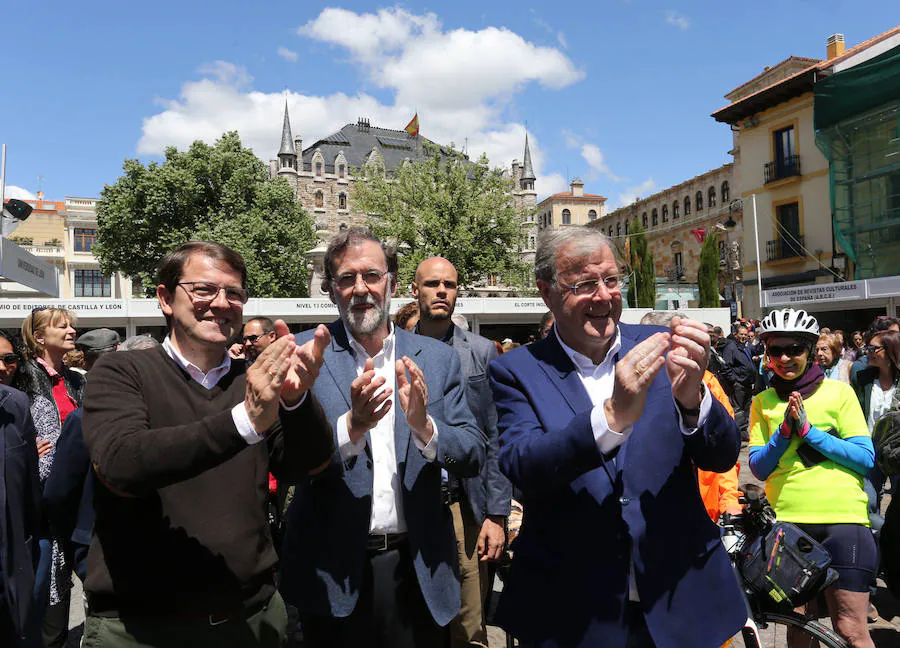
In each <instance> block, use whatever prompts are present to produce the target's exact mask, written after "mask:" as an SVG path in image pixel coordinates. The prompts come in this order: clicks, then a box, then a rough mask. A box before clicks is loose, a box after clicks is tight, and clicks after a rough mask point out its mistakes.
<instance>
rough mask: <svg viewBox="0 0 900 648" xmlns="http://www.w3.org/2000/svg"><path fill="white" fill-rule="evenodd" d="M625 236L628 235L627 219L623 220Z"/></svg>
mask: <svg viewBox="0 0 900 648" xmlns="http://www.w3.org/2000/svg"><path fill="white" fill-rule="evenodd" d="M625 236H628V221H625Z"/></svg>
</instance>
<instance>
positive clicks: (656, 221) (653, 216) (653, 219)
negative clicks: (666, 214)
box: [650, 207, 659, 227]
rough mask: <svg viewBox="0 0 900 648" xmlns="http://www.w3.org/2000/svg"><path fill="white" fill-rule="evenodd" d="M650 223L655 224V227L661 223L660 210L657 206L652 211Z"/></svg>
mask: <svg viewBox="0 0 900 648" xmlns="http://www.w3.org/2000/svg"><path fill="white" fill-rule="evenodd" d="M650 224H651V225H653V227H656V226H657V225H659V212H658V211H656V207H654V208H653V211H652V212H650Z"/></svg>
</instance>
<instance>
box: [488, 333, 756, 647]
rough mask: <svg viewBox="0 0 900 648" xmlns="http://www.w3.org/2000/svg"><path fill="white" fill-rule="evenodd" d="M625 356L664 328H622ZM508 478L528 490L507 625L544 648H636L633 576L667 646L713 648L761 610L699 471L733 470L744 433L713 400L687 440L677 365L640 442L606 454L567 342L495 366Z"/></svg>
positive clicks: (651, 405) (503, 621)
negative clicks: (630, 630)
mask: <svg viewBox="0 0 900 648" xmlns="http://www.w3.org/2000/svg"><path fill="white" fill-rule="evenodd" d="M619 330H620V331H621V334H622V348H621V350H620V351H619V353H618V355H617V359H618V358H620V357H624V355H625V354H626V353H628V351H629V350H631V349H632V348H633V347H634V346H635V344H637V343H638V342H640V341H641V340H643V339H645V338H647V337H649V336H650V335H652V334H653V333H655V332H657V331H660V330H662V329H661V328H659V327H653V326H629V325H626V324H619ZM491 380H492V385H493V389H494V399H495V402H496V404H497V410H498V413H499V416H500V434H501V436H500V443H501V447H500V469H501V470H503V472H504V473H506V475H507V476H508V477H509V478H510V480H511V481H512V483H513V485H514V486H516V487H518V488H519V489H521V491H522V498H523V505H524V511H525V513H524V518H523V524H522V528H521V531H520V533H519V537H518V538H517V539H516V541H515V542H514V543H513V545H512V549H513V556H514V557H513V562H512V565H511V568H510V574H509V576H508V578H507V581H506V583H505V586H504V591H503V596H502V597H501V598H500V603H499V607H498V610H497V618H498V619H499V621H500V625H501V626H503V627H504V628H505V629H507V630H508V631H509V632H510V633H511V634H513V635H515V636H517V637H519V638H521V639H525V640H528V641H529V642H531V643H532V644H533V645H536V646H541V647H542V648H543V647H549V646H566V647H570V646H585V647H587V646H591V647H593V646H604V648H619V647H624V646H625V645H626V641H627V630H626V627H625V622H624V614H625V610H626V602H627V600H628V589H629V585H628V572H629V569H630V562H631V561H633V563H634V570H635V579H636V583H637V589H638V594H639V596H640V599H641V603H640V605H641V608H642V610H643V612H644V615H645V617H646V620H647V625H648V628H649V630H650V633H651V635H652V636H653V639H654V641H655V644H656V646H658V647H659V648H674V647H676V646H677V647H679V648H684V647H691V648H713V647H715V646H720V645H721V644H722V643H724V642H725V640H726V639H728V638H729V637H731V636H732V635H734V634H735V633H736V632H737V631H738V630H739V629H740V628H741V626H742V625H743V623H744V621H745V620H746V617H747V614H746V611H745V608H744V603H743V599H742V596H741V593H740V590H739V588H738V585H737V580H736V577H735V575H734V572H733V571H732V568H731V564H730V562H729V560H728V555H727V554H726V553H725V550H724V548H723V546H722V543H721V541H720V536H719V530H718V527H717V526H716V525H715V524H714V523H713V522H712V521H711V520H710V519H709V517H708V516H707V514H706V511H705V509H704V507H703V503H702V502H701V500H700V495H699V491H698V489H697V482H696V478H695V476H694V466H697V467H699V468H702V469H704V470H713V471H718V472H723V471H725V470H728V469H729V468H731V467H732V466H733V465H734V464H735V462H736V461H737V457H738V451H739V450H740V436H739V433H738V430H737V428H736V427H735V424H734V421H733V420H732V418H731V417H730V416H729V415H728V413H727V412H726V411H725V409H724V408H723V407H722V406H721V405H720V404H719V403H718V401H716V399H715V398H713V399H712V410H711V412H710V414H709V417H708V418H707V420H706V423H705V425H703V426H702V427H701V428H699V429H698V430H697V431H696V432H695V433H694V434H692V435H689V436H685V435H684V434H682V433H681V430H680V427H679V423H678V413H677V411H676V405H675V402H674V400H673V398H672V391H671V385H670V383H669V378H668V375H667V374H666V371H665V369H663V370H662V371H660V372H659V374H658V375H657V377H656V379H655V380H654V381H653V383H652V384H651V385H650V387H649V389H648V392H647V400H646V404H645V406H644V412H643V415H642V416H641V418H640V420H639V421H638V422H637V423H635V425H634V427H633V430H632V432H631V435H630V436H629V437H628V439H627V440H626V441H625V442H624V443H623V444H622V445H621V446H620V447H619V448H618V449H617V450H615V451H613V452H612V453H610V454H609V455H603V454H602V453H601V452H600V450H599V449H598V447H597V444H596V442H595V440H594V433H593V429H592V427H591V421H590V415H591V410H592V408H593V405H592V403H591V400H590V397H589V396H588V393H587V391H586V390H585V388H584V385H583V384H582V383H581V379H580V377H579V375H578V372H577V371H576V369H575V367H574V365H573V364H572V361H571V360H570V359H569V357H568V356H567V355H566V353H565V351H564V350H563V348H562V346H560V344H559V341H558V340H557V338H556V336H555V335H550V336H548V337H547V338H545V339H544V340H541V341H539V342H536V343H534V344H530V345H528V346H527V347H521V348H518V349H514V350H513V351H511V352H509V353H506V354H504V355H502V356H501V357H500V358H498V359H497V360H495V361H494V362H493V363H492V364H491Z"/></svg>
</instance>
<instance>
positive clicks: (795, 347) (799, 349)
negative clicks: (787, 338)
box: [766, 344, 807, 358]
mask: <svg viewBox="0 0 900 648" xmlns="http://www.w3.org/2000/svg"><path fill="white" fill-rule="evenodd" d="M806 350H807V346H806V345H804V344H786V345H784V346H776V345H774V344H771V345H769V346H767V347H766V355H767V356H769V357H770V358H780V357H781V356H783V355H787V356H790V357H791V358H798V357H800V356H802V355H803V352H804V351H806Z"/></svg>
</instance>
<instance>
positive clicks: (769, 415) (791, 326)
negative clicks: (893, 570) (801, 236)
mask: <svg viewBox="0 0 900 648" xmlns="http://www.w3.org/2000/svg"><path fill="white" fill-rule="evenodd" d="M760 337H761V339H762V340H763V342H764V343H765V345H766V355H767V356H768V358H769V361H770V363H771V367H772V370H773V371H774V375H773V377H772V386H771V387H770V388H769V389H767V390H766V391H764V392H762V393H760V394H758V395H757V396H756V397H755V398H754V399H753V403H752V405H751V408H750V469H751V471H752V472H753V474H754V475H756V477H757V478H759V479H762V480H765V482H766V497H767V498H768V499H769V502H771V504H772V506H773V508H774V509H775V513H776V514H777V516H778V519H779V520H782V521H786V522H792V523H794V524H796V525H797V526H799V527H800V528H801V529H803V531H805V532H806V533H807V534H809V535H810V536H812V537H813V538H815V539H816V540H817V541H819V542H821V543H822V544H823V545H824V546H825V548H826V549H828V551H829V552H830V553H831V557H832V564H831V566H832V567H833V568H834V569H835V570H837V572H838V574H839V575H840V578H839V579H838V581H837V583H836V584H835V585H833V586H831V587H829V588H828V589H827V590H825V597H826V600H827V601H828V609H829V611H830V613H831V620H832V624H833V627H834V629H835V631H836V632H837V633H838V634H840V635H841V636H842V637H844V639H846V640H847V641H848V642H849V643H850V645H852V646H854V648H862V647H866V648H873V646H874V644H873V643H872V639H871V638H870V637H869V632H868V628H867V627H866V612H867V610H868V605H869V583H870V581H871V580H872V578H873V575H874V572H875V569H876V567H877V550H876V548H875V540H874V538H873V537H872V532H871V531H870V529H869V527H870V523H869V515H868V499H867V497H866V494H865V492H864V490H863V476H864V475H865V474H866V473H867V472H868V471H869V469H870V468H871V467H872V465H873V464H874V459H875V453H874V450H873V447H872V439H871V436H870V433H869V428H868V426H867V425H866V420H865V417H864V416H863V413H862V410H861V409H860V407H859V402H858V400H857V398H856V394H855V393H854V391H853V389H852V388H851V387H850V385H847V384H845V383H842V382H838V381H836V380H829V379H826V378H825V376H824V372H823V371H822V368H821V367H820V366H819V365H818V364H816V363H815V362H814V361H813V349H814V347H815V345H816V342H817V341H818V339H819V324H818V322H816V320H815V318H813V317H811V316H810V315H808V314H807V313H806V312H805V311H802V310H801V311H795V310H794V309H791V308H786V309H784V310H776V311H772V312H771V313H769V314H768V315H767V316H766V317H765V318H764V319H763V322H762V325H761V330H760Z"/></svg>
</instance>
